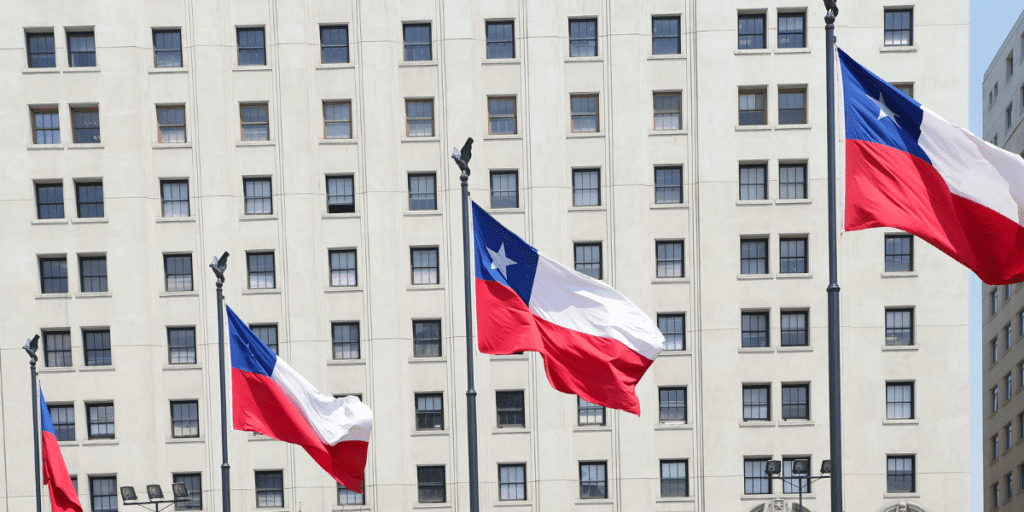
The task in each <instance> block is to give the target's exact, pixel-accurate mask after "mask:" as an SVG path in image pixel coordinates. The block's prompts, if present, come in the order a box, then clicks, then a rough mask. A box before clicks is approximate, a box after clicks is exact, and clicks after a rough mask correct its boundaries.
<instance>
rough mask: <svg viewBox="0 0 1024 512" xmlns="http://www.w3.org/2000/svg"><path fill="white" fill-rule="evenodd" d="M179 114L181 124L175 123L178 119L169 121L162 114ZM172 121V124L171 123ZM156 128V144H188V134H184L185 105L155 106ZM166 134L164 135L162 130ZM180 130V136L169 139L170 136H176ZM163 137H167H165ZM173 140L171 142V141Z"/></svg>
mask: <svg viewBox="0 0 1024 512" xmlns="http://www.w3.org/2000/svg"><path fill="white" fill-rule="evenodd" d="M178 111H180V112H181V122H180V123H179V122H177V121H178V119H177V118H176V115H175V119H169V118H165V117H164V115H163V114H164V113H165V112H166V113H171V112H174V113H175V114H177V112H178ZM165 121H166V122H165ZM172 121H173V122H172ZM156 126H157V143H159V144H186V143H188V134H187V132H186V120H185V105H184V104H177V105H157V106H156ZM165 129H166V130H167V133H166V134H165V133H164V130H165ZM172 130H173V131H172ZM178 130H180V133H181V136H180V137H177V136H174V137H171V136H169V135H171V134H175V135H176V134H177V133H178ZM165 135H168V136H167V137H165ZM172 139H173V140H172Z"/></svg>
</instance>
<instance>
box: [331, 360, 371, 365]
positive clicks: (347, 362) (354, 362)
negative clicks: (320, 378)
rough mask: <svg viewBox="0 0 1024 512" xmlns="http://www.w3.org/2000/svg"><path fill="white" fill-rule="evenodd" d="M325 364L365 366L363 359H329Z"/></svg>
mask: <svg viewBox="0 0 1024 512" xmlns="http://www.w3.org/2000/svg"><path fill="white" fill-rule="evenodd" d="M327 366H366V361H365V360H363V359H330V360H328V361H327Z"/></svg>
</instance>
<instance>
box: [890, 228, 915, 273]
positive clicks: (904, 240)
mask: <svg viewBox="0 0 1024 512" xmlns="http://www.w3.org/2000/svg"><path fill="white" fill-rule="evenodd" d="M913 270H914V237H913V236H911V235H885V271H886V272H911V271H913Z"/></svg>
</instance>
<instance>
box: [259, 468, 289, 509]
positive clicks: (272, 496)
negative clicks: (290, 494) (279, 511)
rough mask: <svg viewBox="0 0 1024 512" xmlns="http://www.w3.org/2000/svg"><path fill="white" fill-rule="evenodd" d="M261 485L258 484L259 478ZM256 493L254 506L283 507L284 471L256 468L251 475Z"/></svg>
mask: <svg viewBox="0 0 1024 512" xmlns="http://www.w3.org/2000/svg"><path fill="white" fill-rule="evenodd" d="M260 477H263V479H262V482H263V485H262V486H261V485H260V482H261V479H260ZM253 481H254V483H255V485H254V486H253V490H254V491H255V493H256V508H283V507H284V506H285V505H284V471H281V470H256V471H255V472H254V475H253ZM267 484H270V485H267Z"/></svg>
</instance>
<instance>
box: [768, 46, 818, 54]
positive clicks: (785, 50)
mask: <svg viewBox="0 0 1024 512" xmlns="http://www.w3.org/2000/svg"><path fill="white" fill-rule="evenodd" d="M775 53H811V49H810V48H807V47H803V48H776V49H775Z"/></svg>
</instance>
